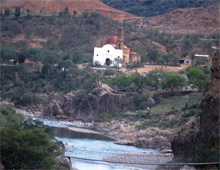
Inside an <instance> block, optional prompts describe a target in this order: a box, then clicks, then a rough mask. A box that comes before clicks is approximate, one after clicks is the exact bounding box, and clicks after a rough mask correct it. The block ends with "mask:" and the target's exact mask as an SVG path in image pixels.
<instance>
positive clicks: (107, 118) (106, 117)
mask: <svg viewBox="0 0 220 170" xmlns="http://www.w3.org/2000/svg"><path fill="white" fill-rule="evenodd" d="M98 121H100V122H111V121H112V117H111V115H109V114H107V113H103V114H100V115H99V117H98Z"/></svg>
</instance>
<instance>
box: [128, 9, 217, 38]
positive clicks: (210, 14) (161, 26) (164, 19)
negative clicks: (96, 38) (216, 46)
mask: <svg viewBox="0 0 220 170" xmlns="http://www.w3.org/2000/svg"><path fill="white" fill-rule="evenodd" d="M125 20H126V21H127V22H131V23H133V24H135V25H136V26H138V27H145V28H148V29H158V30H160V31H164V32H169V33H180V34H194V33H199V34H213V33H219V30H220V29H219V28H220V9H219V7H217V6H209V7H199V8H185V9H177V10H174V11H171V12H169V13H166V14H163V15H160V16H155V17H150V18H142V19H135V18H134V19H125Z"/></svg>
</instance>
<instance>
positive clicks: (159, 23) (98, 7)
mask: <svg viewBox="0 0 220 170" xmlns="http://www.w3.org/2000/svg"><path fill="white" fill-rule="evenodd" d="M0 4H1V9H2V10H3V11H4V9H5V8H10V9H11V11H14V9H15V7H16V6H20V7H21V11H22V12H26V9H29V10H30V11H31V12H34V13H40V12H41V13H52V12H60V11H63V10H64V9H65V8H66V7H68V9H69V12H70V13H71V14H72V13H73V11H77V13H78V14H81V13H83V12H84V11H89V12H92V11H94V12H98V13H101V14H102V15H104V16H107V17H110V18H111V19H114V20H119V21H123V22H129V23H131V24H133V25H135V26H137V27H139V28H141V27H145V28H148V29H158V30H160V31H162V32H168V33H181V34H188V33H190V34H192V33H199V34H213V33H218V31H219V25H220V18H219V7H218V6H208V7H199V8H184V9H177V10H174V11H171V12H169V13H166V14H163V15H159V16H155V17H149V18H144V17H137V16H134V15H132V14H129V13H126V12H123V11H120V10H117V9H114V8H111V7H109V6H107V5H105V4H104V3H102V2H100V1H99V0H63V1H58V0H46V1H39V0H18V1H16V0H7V1H5V0H3V1H1V2H0Z"/></svg>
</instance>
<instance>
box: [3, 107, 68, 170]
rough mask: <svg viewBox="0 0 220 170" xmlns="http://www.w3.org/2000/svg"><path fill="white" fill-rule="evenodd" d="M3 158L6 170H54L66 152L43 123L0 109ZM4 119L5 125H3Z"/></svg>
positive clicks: (6, 109) (10, 110)
mask: <svg viewBox="0 0 220 170" xmlns="http://www.w3.org/2000/svg"><path fill="white" fill-rule="evenodd" d="M0 116H1V124H0V134H1V145H0V154H1V156H0V158H1V161H0V162H1V163H2V164H3V165H4V167H5V169H55V168H56V164H57V161H56V156H59V155H61V154H62V153H63V151H64V149H63V148H64V146H63V144H62V143H60V142H58V141H56V140H55V138H54V137H53V135H52V134H51V131H50V130H49V129H48V128H47V127H45V126H44V125H43V124H42V123H39V121H38V122H35V121H30V120H24V119H23V117H22V118H21V116H20V115H18V114H16V113H15V111H14V110H13V109H12V108H8V107H4V108H3V109H2V108H1V110H0ZM2 120H4V122H5V123H4V124H2Z"/></svg>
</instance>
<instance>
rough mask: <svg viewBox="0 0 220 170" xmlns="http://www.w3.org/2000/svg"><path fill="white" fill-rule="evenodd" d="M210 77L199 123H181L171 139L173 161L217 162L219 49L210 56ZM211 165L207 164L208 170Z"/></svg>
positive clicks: (219, 103)
mask: <svg viewBox="0 0 220 170" xmlns="http://www.w3.org/2000/svg"><path fill="white" fill-rule="evenodd" d="M211 70H212V76H211V82H210V83H209V87H208V91H207V92H206V93H205V95H204V97H203V101H202V114H201V116H200V122H199V121H198V122H192V123H191V124H188V125H186V126H184V127H183V128H182V129H181V130H180V132H179V135H178V136H177V137H176V138H175V139H174V140H173V141H172V150H173V153H174V156H175V158H176V160H181V161H188V162H192V161H194V162H219V156H220V155H219V146H220V141H219V136H220V131H219V129H220V52H219V51H218V52H217V53H216V55H215V56H214V57H213V59H212V68H211ZM211 168H213V167H209V168H208V169H211Z"/></svg>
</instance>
